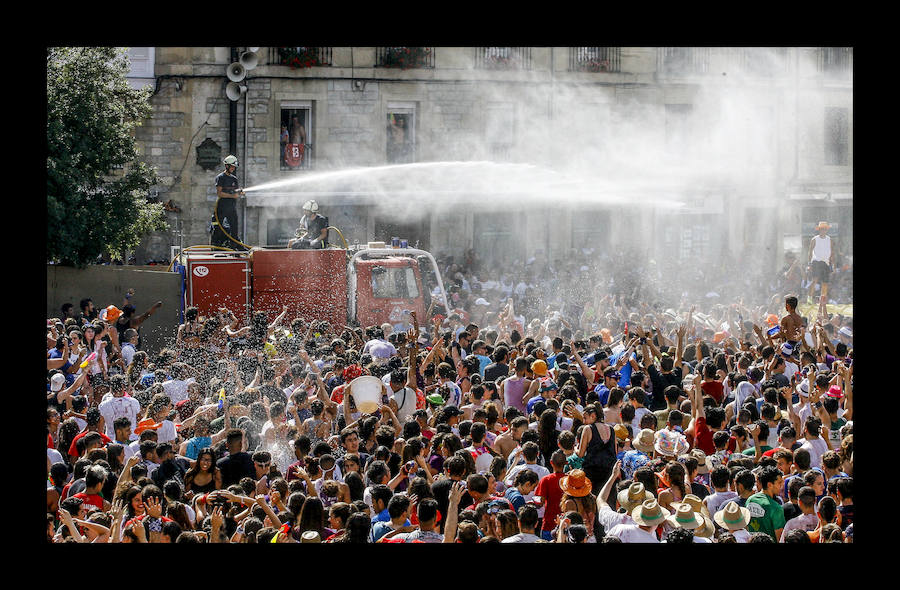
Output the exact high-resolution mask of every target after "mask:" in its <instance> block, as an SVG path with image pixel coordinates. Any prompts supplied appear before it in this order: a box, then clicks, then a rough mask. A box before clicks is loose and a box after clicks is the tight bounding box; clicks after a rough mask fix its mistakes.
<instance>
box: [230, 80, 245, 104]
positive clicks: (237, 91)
mask: <svg viewBox="0 0 900 590" xmlns="http://www.w3.org/2000/svg"><path fill="white" fill-rule="evenodd" d="M245 92H247V87H246V86H245V85H243V84H238V83H237V82H229V83H228V85H227V86H225V96H227V97H228V99H229V100H238V99H239V98H241V97H242V96H243V95H244V93H245Z"/></svg>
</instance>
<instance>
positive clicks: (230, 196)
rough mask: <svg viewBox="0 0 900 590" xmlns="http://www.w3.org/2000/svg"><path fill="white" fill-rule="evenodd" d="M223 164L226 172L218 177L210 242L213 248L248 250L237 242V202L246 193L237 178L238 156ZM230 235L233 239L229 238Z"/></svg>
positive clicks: (226, 160) (228, 158)
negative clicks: (216, 198)
mask: <svg viewBox="0 0 900 590" xmlns="http://www.w3.org/2000/svg"><path fill="white" fill-rule="evenodd" d="M223 163H224V164H225V171H224V172H221V173H220V174H219V175H218V176H216V196H217V197H218V200H217V201H216V211H215V213H214V214H213V219H212V228H213V229H212V237H211V238H210V242H211V243H212V245H213V246H219V247H222V248H231V249H234V250H246V248H245V247H244V246H243V245H242V244H240V243H239V242H238V241H237V233H238V216H237V200H238V199H239V198H241V197H242V196H244V191H243V190H242V189H241V188H239V186H238V179H237V176H235V172H237V167H238V159H237V157H236V156H226V157H225V159H224V160H223ZM216 217H218V221H216ZM229 235H230V236H231V238H229V237H228V236H229Z"/></svg>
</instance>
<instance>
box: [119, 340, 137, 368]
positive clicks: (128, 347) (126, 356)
mask: <svg viewBox="0 0 900 590" xmlns="http://www.w3.org/2000/svg"><path fill="white" fill-rule="evenodd" d="M135 352H137V351H136V350H135V349H134V344H132V343H131V342H126V343H125V344H123V345H122V360H123V361H125V366H126V367H128V365H130V364H131V361H132V360H133V359H134V353H135Z"/></svg>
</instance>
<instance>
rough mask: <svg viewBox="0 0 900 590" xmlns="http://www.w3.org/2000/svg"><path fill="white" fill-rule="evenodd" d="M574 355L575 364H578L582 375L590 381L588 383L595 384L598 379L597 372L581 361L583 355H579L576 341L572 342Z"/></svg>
mask: <svg viewBox="0 0 900 590" xmlns="http://www.w3.org/2000/svg"><path fill="white" fill-rule="evenodd" d="M571 347H572V354H573V355H574V356H575V362H576V363H578V366H579V367H581V374H582V375H584V378H585V379H587V380H588V383H593V382H594V380H595V379H596V378H597V374H596V372H595V371H594V370H593V369H591V368H590V367H588V366H587V365H586V364H584V361H583V360H581V355H580V354H578V351H577V350H575V341H574V340H573V341H572V342H571Z"/></svg>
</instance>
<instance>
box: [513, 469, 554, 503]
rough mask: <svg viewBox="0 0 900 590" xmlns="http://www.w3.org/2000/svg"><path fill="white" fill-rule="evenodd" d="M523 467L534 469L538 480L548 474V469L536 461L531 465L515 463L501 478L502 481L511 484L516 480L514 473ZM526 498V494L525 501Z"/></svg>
mask: <svg viewBox="0 0 900 590" xmlns="http://www.w3.org/2000/svg"><path fill="white" fill-rule="evenodd" d="M524 469H530V470H532V471H534V472H535V473H537V474H538V481H540V479H541V478H542V477H544V476H545V475H550V470H549V469H547V468H546V467H544V466H543V465H538V464H537V463H535V464H533V465H529V464H528V463H523V464H522V465H516V466H515V467H513V468H512V469H510V470H509V473H508V474H507V475H506V479H504V480H503V481H504V483H505V484H506V485H508V486H511V485H513V482H514V481H515V480H516V475H517V474H518V473H519V472H520V471H522V470H524ZM527 498H528V497H527V496H526V501H527Z"/></svg>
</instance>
